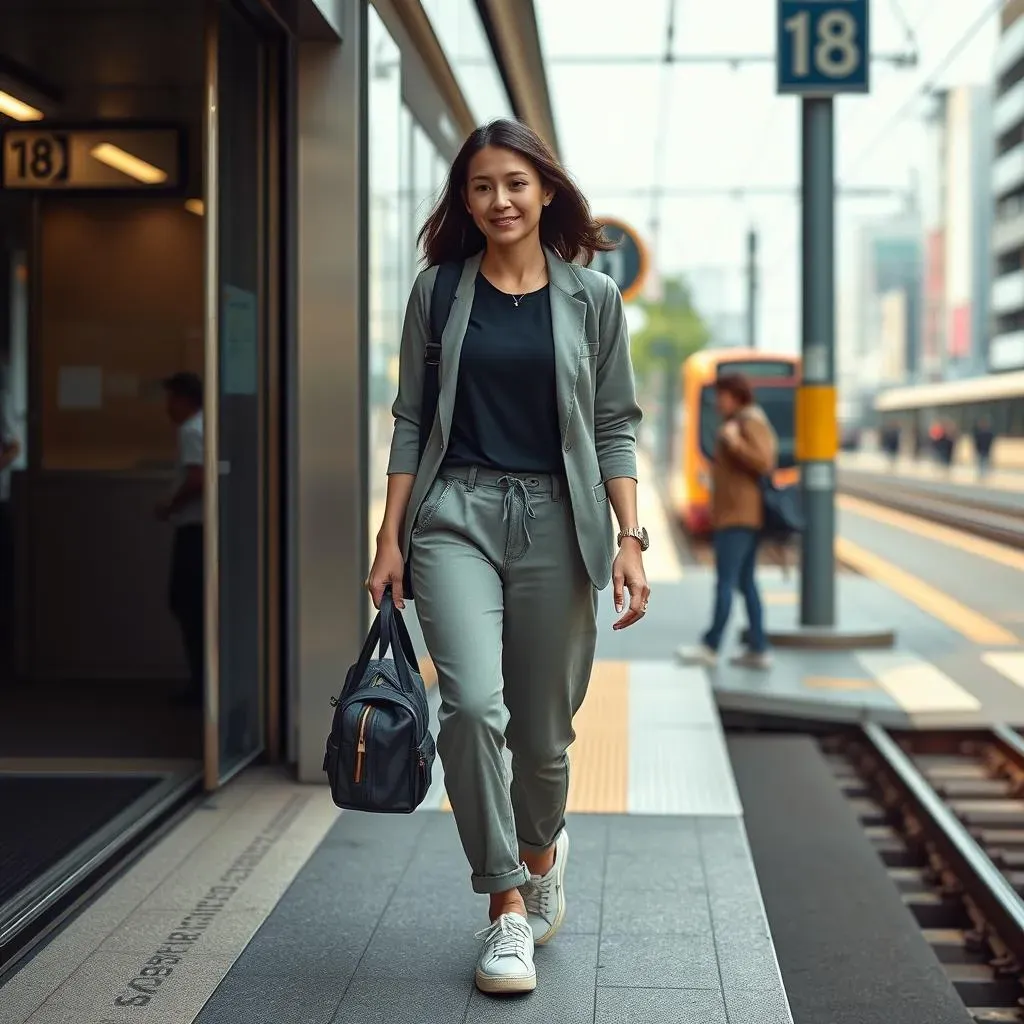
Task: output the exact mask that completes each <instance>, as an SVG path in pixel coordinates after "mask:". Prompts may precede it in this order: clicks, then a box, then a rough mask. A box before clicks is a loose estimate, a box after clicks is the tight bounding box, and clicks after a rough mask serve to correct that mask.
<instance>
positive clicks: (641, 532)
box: [616, 526, 651, 551]
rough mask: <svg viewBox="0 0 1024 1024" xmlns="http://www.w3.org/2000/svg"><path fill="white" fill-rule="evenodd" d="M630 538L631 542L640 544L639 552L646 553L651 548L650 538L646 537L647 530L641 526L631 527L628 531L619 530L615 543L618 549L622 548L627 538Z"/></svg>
mask: <svg viewBox="0 0 1024 1024" xmlns="http://www.w3.org/2000/svg"><path fill="white" fill-rule="evenodd" d="M627 537H632V538H633V540H638V541H639V542H640V550H641V551H646V550H647V549H648V548H649V547H650V546H651V541H650V538H649V537H648V536H647V530H646V529H644V527H642V526H632V527H630V528H629V529H628V530H620V531H619V536H618V539H617V540H616V543H617V544H618V545H619V547H621V546H622V542H623V541H624V540H625V539H626V538H627Z"/></svg>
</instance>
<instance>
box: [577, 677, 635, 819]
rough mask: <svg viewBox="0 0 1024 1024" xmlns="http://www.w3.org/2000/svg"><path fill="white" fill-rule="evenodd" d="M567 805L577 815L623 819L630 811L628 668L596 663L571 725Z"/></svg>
mask: <svg viewBox="0 0 1024 1024" xmlns="http://www.w3.org/2000/svg"><path fill="white" fill-rule="evenodd" d="M574 726H575V729H576V742H575V743H573V745H572V746H571V747H570V748H569V766H570V771H569V802H568V807H567V809H568V810H569V811H570V812H571V813H576V814H587V813H589V814H625V813H626V811H627V810H628V808H629V663H628V662H625V661H597V662H595V663H594V671H593V673H592V674H591V676H590V690H589V692H588V693H587V699H586V700H585V701H584V702H583V707H582V708H581V709H580V712H579V714H578V715H577V716H576V720H575V722H574Z"/></svg>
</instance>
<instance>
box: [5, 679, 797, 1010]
mask: <svg viewBox="0 0 1024 1024" xmlns="http://www.w3.org/2000/svg"><path fill="white" fill-rule="evenodd" d="M592 687H593V690H592V692H591V694H590V697H589V698H588V701H587V704H586V706H585V708H584V710H583V712H582V713H581V715H580V716H579V717H578V718H577V731H578V739H577V742H576V743H575V744H574V746H573V748H572V751H571V756H572V764H573V785H572V789H571V793H570V799H569V813H568V819H567V820H568V825H567V827H568V830H569V833H570V835H571V837H572V852H571V856H570V860H569V863H568V866H567V875H566V891H567V896H568V915H567V920H566V924H565V926H564V928H563V930H562V931H561V932H560V934H559V935H558V937H557V938H556V939H555V940H554V941H553V942H552V943H551V944H550V945H548V946H545V947H543V948H540V949H538V951H537V955H536V963H537V973H538V987H537V990H536V991H535V992H534V993H532V994H530V995H529V996H525V997H505V998H504V999H502V998H495V997H491V996H484V995H482V994H481V993H479V992H477V991H476V990H475V989H474V986H473V969H474V965H475V958H476V955H477V951H478V940H477V939H475V938H474V932H475V931H476V930H478V929H480V928H481V927H483V926H484V925H485V924H486V910H487V905H486V899H485V898H484V897H480V896H476V895H474V894H473V893H472V892H471V890H470V886H469V878H468V868H467V866H466V864H465V859H464V857H463V854H462V851H461V848H460V845H459V840H458V835H457V832H456V829H455V822H454V818H453V816H452V815H451V814H450V813H448V812H447V810H446V803H445V798H444V784H443V775H441V774H440V773H439V774H438V777H437V778H436V779H435V781H434V784H433V787H432V791H431V793H430V794H429V795H428V798H427V800H426V802H425V804H424V805H423V807H421V808H420V809H419V810H418V811H417V812H416V813H414V814H412V815H408V816H401V817H390V816H374V815H365V814H357V813H349V812H339V811H338V810H337V809H336V808H335V807H334V806H333V804H332V803H331V801H330V797H329V795H328V792H327V790H326V788H320V787H308V786H307V787H301V786H297V785H295V784H292V783H290V782H289V781H287V780H286V779H285V778H284V777H283V776H282V775H281V774H280V773H278V772H276V771H273V770H269V769H253V770H250V771H248V772H247V773H245V774H244V775H243V776H241V777H240V778H239V779H238V780H236V781H235V782H233V783H231V784H229V785H228V786H227V787H226V788H225V789H224V790H223V791H222V792H219V793H217V794H215V795H212V796H210V797H209V798H208V799H206V800H205V801H203V802H202V803H201V804H200V805H199V806H198V807H197V808H196V809H195V810H194V811H193V813H191V815H190V816H189V817H187V818H186V819H185V820H184V821H182V822H181V823H180V824H179V825H178V826H177V827H176V828H175V829H174V830H173V831H172V832H170V834H169V835H167V836H166V837H165V838H164V839H163V840H162V841H161V842H160V843H159V844H158V845H157V846H155V847H154V848H153V849H151V850H150V851H149V852H148V853H146V854H145V855H144V856H143V857H142V858H141V859H140V860H139V861H138V862H137V863H136V864H135V865H134V866H132V867H131V868H130V869H129V870H128V871H127V872H126V873H125V874H124V875H123V876H122V877H121V878H120V879H119V880H118V881H117V882H116V883H114V884H113V885H111V886H110V888H109V889H108V890H107V891H106V892H105V893H104V894H103V895H102V896H101V897H100V898H99V899H97V900H96V901H95V902H94V903H92V905H91V906H89V907H88V908H87V909H86V910H85V911H84V912H82V913H81V914H80V915H79V916H78V917H77V918H76V919H75V920H74V921H73V922H72V923H71V924H70V925H68V926H67V927H65V928H64V929H63V930H62V931H61V932H60V933H58V934H57V935H55V936H54V937H53V939H52V940H51V941H50V942H49V944H48V945H47V946H46V947H44V948H43V949H41V950H40V951H39V952H37V953H36V954H35V956H34V957H33V958H32V959H31V960H29V961H28V962H27V963H26V964H25V965H24V966H23V967H22V968H21V969H20V971H19V972H18V973H17V974H15V975H14V976H13V978H12V979H11V980H10V981H9V982H8V983H7V985H6V986H5V987H4V988H3V989H2V990H0V1019H2V1020H3V1021H4V1024H58V1022H59V1024H66V1022H68V1021H83V1022H85V1021H93V1022H99V1021H102V1022H104V1024H114V1022H118V1024H120V1022H129V1021H131V1022H133V1024H188V1022H191V1021H194V1020H195V1021H198V1022H199V1024H241V1022H245V1024H293V1022H294V1024H309V1022H313V1021H318V1022H328V1021H337V1022H345V1024H369V1022H374V1024H377V1022H380V1024H385V1022H386V1024H452V1022H481V1024H483V1022H488V1021H494V1022H498V1021H501V1022H506V1021H517V1022H520V1021H521V1022H525V1024H540V1022H544V1024H548V1022H551V1021H558V1022H560V1024H562V1022H565V1024H576V1022H579V1024H583V1022H586V1024H592V1022H596V1024H627V1022H636V1024H641V1022H642V1024H661V1022H665V1024H669V1022H672V1024H676V1022H679V1021H695V1022H696V1021H699V1022H700V1024H791V1022H792V1017H791V1015H790V1011H789V1008H788V1003H787V998H786V994H785V991H784V988H783V984H782V981H781V976H780V971H779V966H778V963H777V960H776V957H775V953H774V947H773V943H772V938H771V935H770V931H769V927H768V923H767V920H766V917H765V912H764V907H763V903H762V899H761V894H760V889H759V886H758V881H757V876H756V873H755V870H754V867H753V862H752V859H751V852H750V848H749V845H748V843H747V837H746V833H745V830H744V824H743V809H742V806H741V804H740V800H739V796H738V792H737V787H736V782H735V779H734V777H733V773H732V768H731V766H730V760H729V756H728V752H727V749H726V745H725V739H724V735H723V731H722V728H721V725H720V722H719V718H718V715H717V713H716V710H715V705H714V700H713V696H712V691H711V688H710V685H709V683H708V680H707V678H706V676H705V675H704V673H703V672H701V671H699V670H695V669H681V668H677V667H673V666H671V665H666V664H663V663H656V662H655V663H642V662H638V663H636V664H632V665H629V664H624V663H621V662H614V661H608V660H602V661H601V662H600V663H599V664H598V666H597V669H596V671H595V674H594V679H593V682H592ZM431 699H432V703H433V705H434V707H435V709H436V704H437V700H438V698H437V693H436V687H433V688H431ZM623 724H624V725H623ZM326 727H327V723H326V718H325V729H326ZM435 728H436V724H435ZM641 865H642V870H639V869H638V868H639V867H640V866H641Z"/></svg>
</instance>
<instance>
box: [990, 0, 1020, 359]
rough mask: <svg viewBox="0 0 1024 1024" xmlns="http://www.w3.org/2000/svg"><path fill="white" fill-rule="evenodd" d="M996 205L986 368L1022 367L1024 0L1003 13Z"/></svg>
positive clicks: (995, 127)
mask: <svg viewBox="0 0 1024 1024" xmlns="http://www.w3.org/2000/svg"><path fill="white" fill-rule="evenodd" d="M992 134H993V137H994V146H995V164H994V166H993V168H992V180H991V191H992V197H993V200H994V207H995V225H994V228H993V232H992V258H993V262H994V266H995V280H994V282H993V285H992V313H993V338H992V343H991V346H990V348H989V353H988V369H990V370H993V371H1005V370H1019V369H1021V368H1024V3H1021V2H1020V0H1013V2H1011V3H1009V4H1007V5H1006V6H1005V7H1004V8H1003V11H1002V14H1001V34H1000V39H999V45H998V47H997V50H996V60H995V106H994V110H993V117H992Z"/></svg>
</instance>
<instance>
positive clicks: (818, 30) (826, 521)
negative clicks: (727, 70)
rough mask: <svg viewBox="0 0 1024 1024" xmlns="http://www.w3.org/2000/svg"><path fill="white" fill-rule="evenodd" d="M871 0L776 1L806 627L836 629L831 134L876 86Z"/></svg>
mask: <svg viewBox="0 0 1024 1024" xmlns="http://www.w3.org/2000/svg"><path fill="white" fill-rule="evenodd" d="M868 2H869V0H777V3H778V7H777V11H778V19H779V23H778V54H777V63H778V67H777V86H778V91H779V92H780V93H784V94H788V95H796V96H800V97H801V103H800V105H801V145H802V149H803V152H802V155H801V179H802V189H803V202H802V208H801V230H802V236H803V247H802V267H801V278H802V286H803V287H802V298H801V320H802V325H801V347H802V353H803V379H802V382H801V386H800V388H799V390H798V392H797V403H796V455H797V460H798V461H799V464H800V486H801V489H802V491H803V500H804V520H805V532H804V536H803V543H802V545H801V551H800V563H801V566H800V567H801V574H800V628H801V629H809V630H810V631H811V632H814V631H815V630H817V631H820V630H822V629H825V630H834V628H835V625H836V601H835V586H836V585H835V519H836V512H835V486H836V485H835V479H836V472H835V459H836V454H837V451H838V447H839V431H838V428H837V423H836V389H835V379H836V374H835V139H834V131H835V127H834V118H833V97H834V96H836V95H837V94H839V93H866V92H868V90H869V83H870V70H869V68H870V64H871V53H870V45H869V35H868V30H869V20H868Z"/></svg>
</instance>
